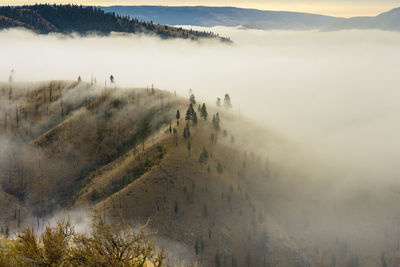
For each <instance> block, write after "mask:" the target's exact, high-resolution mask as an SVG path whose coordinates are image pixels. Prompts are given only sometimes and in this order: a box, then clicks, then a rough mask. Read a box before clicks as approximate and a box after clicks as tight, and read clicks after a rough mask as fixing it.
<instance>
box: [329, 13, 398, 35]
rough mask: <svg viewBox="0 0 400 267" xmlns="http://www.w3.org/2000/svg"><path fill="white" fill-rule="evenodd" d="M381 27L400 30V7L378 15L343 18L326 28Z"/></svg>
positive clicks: (381, 28) (382, 28)
mask: <svg viewBox="0 0 400 267" xmlns="http://www.w3.org/2000/svg"><path fill="white" fill-rule="evenodd" d="M349 29H379V30H387V31H400V8H395V9H392V10H390V11H388V12H385V13H382V14H380V15H378V16H376V17H354V18H349V19H343V20H340V21H338V22H336V23H333V24H332V25H329V26H328V27H326V28H325V29H324V30H349Z"/></svg>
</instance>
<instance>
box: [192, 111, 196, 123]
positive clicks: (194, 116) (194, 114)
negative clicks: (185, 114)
mask: <svg viewBox="0 0 400 267" xmlns="http://www.w3.org/2000/svg"><path fill="white" fill-rule="evenodd" d="M193 123H194V124H197V113H196V111H194V112H193Z"/></svg>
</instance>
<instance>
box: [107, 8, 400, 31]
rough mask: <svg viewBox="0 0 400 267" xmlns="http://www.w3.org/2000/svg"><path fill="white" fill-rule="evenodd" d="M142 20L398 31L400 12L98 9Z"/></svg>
mask: <svg viewBox="0 0 400 267" xmlns="http://www.w3.org/2000/svg"><path fill="white" fill-rule="evenodd" d="M100 8H101V9H102V10H104V11H105V12H114V13H116V14H119V15H122V16H129V17H132V18H138V19H141V20H147V21H150V20H152V21H153V22H154V23H159V24H167V25H193V26H204V27H212V26H227V27H235V26H244V27H247V28H256V29H263V30H325V31H333V30H347V29H380V30H389V31H400V8H395V9H392V10H390V11H388V12H385V13H382V14H380V15H378V16H376V17H353V18H339V17H331V16H324V15H318V14H309V13H299V12H287V11H263V10H257V9H244V8H236V7H209V6H186V7H182V6H180V7H179V6H178V7H168V6H111V7H100Z"/></svg>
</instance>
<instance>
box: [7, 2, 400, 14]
mask: <svg viewBox="0 0 400 267" xmlns="http://www.w3.org/2000/svg"><path fill="white" fill-rule="evenodd" d="M47 3H48V1H46V0H4V1H2V2H1V3H0V6H8V5H11V6H18V5H34V4H47ZM51 3H52V4H53V3H54V4H78V5H89V6H116V5H123V6H129V5H154V6H232V7H238V8H253V9H260V10H271V11H292V12H301V13H313V14H321V15H328V16H335V17H356V16H377V15H379V14H381V13H383V12H386V11H389V10H391V9H393V8H397V7H399V6H400V3H399V2H398V1H395V0H384V1H378V0H369V1H355V0H352V1H344V0H338V1H334V0H329V1H317V0H295V1H293V0H284V1H282V0H281V1H278V0H274V1H257V0H252V1H244V0H230V1H228V2H226V1H222V0H219V1H210V0H186V1H184V2H182V1H179V0H168V1H160V0H147V1H144V0H118V1H112V2H110V1H109V0H84V1H81V0H54V1H52V2H51Z"/></svg>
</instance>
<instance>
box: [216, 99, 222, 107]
mask: <svg viewBox="0 0 400 267" xmlns="http://www.w3.org/2000/svg"><path fill="white" fill-rule="evenodd" d="M216 104H217V107H220V106H221V98H219V97H217V103H216Z"/></svg>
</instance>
